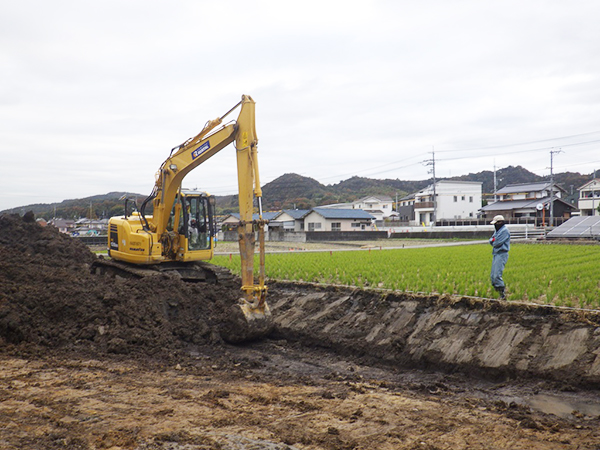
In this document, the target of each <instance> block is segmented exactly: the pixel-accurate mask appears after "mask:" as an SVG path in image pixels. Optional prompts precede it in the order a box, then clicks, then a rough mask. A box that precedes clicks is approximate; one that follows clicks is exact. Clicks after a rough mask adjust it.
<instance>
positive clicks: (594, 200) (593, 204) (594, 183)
mask: <svg viewBox="0 0 600 450" xmlns="http://www.w3.org/2000/svg"><path fill="white" fill-rule="evenodd" d="M595 215H596V169H594V178H593V183H592V216H595Z"/></svg>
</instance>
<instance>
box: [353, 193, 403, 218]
mask: <svg viewBox="0 0 600 450" xmlns="http://www.w3.org/2000/svg"><path fill="white" fill-rule="evenodd" d="M352 209H362V210H363V211H366V212H368V213H369V214H371V215H372V216H373V217H375V219H376V220H384V219H387V218H388V217H390V216H391V215H393V214H394V200H392V198H391V197H389V196H387V195H377V196H374V195H370V196H368V197H363V198H361V199H358V200H356V201H354V202H352Z"/></svg>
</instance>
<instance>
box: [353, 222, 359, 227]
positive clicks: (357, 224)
mask: <svg viewBox="0 0 600 450" xmlns="http://www.w3.org/2000/svg"><path fill="white" fill-rule="evenodd" d="M352 228H360V223H358V222H354V223H353V224H352Z"/></svg>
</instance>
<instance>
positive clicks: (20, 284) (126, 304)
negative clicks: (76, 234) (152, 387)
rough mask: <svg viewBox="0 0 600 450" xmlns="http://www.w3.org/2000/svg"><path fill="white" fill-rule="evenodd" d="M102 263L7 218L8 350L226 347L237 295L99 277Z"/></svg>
mask: <svg viewBox="0 0 600 450" xmlns="http://www.w3.org/2000/svg"><path fill="white" fill-rule="evenodd" d="M95 259H96V256H95V255H94V254H93V253H91V252H90V251H89V249H88V248H87V247H86V246H85V245H84V244H82V243H81V242H79V241H77V240H76V239H73V238H71V237H69V236H66V235H64V234H61V233H60V232H59V231H58V230H57V229H56V228H54V227H51V226H48V227H42V226H40V225H38V224H37V223H36V222H35V221H34V220H32V218H31V216H27V215H26V216H25V217H23V218H21V217H20V216H18V215H4V216H0V345H3V346H5V345H7V344H12V345H18V346H19V347H21V348H22V347H23V346H27V345H31V344H37V345H40V346H44V347H52V348H78V349H82V350H83V349H87V350H92V351H98V352H109V353H120V354H129V353H142V354H158V353H161V352H164V351H167V352H169V351H174V350H178V349H181V348H182V347H184V346H186V345H187V344H197V345H202V344H214V343H219V342H221V337H220V332H221V331H222V326H223V322H224V320H223V318H224V317H225V316H226V315H230V310H231V308H232V307H233V306H232V305H233V304H235V303H236V301H237V298H238V297H239V292H238V291H237V290H232V289H231V288H225V287H223V286H218V285H210V286H207V285H203V284H187V283H184V282H182V281H181V280H178V279H176V278H173V277H171V276H168V275H164V276H159V277H152V279H141V280H133V279H132V280H125V279H119V278H117V279H114V278H108V277H102V276H97V275H92V274H91V273H90V264H91V263H92V262H93V261H94V260H95Z"/></svg>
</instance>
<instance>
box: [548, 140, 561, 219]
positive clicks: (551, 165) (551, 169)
mask: <svg viewBox="0 0 600 450" xmlns="http://www.w3.org/2000/svg"><path fill="white" fill-rule="evenodd" d="M555 153H557V154H558V153H562V150H561V149H560V148H559V149H558V150H550V226H551V227H553V226H554V172H553V167H554V165H553V162H554V154H555Z"/></svg>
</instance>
